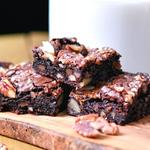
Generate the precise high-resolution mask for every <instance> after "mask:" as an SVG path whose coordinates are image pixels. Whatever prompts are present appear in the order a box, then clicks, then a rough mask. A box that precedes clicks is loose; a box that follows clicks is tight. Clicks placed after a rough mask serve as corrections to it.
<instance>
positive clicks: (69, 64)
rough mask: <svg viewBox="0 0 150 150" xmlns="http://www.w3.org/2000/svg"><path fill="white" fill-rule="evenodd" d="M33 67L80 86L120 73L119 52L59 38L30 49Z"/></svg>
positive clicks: (61, 80) (50, 75) (37, 70)
mask: <svg viewBox="0 0 150 150" xmlns="http://www.w3.org/2000/svg"><path fill="white" fill-rule="evenodd" d="M33 57H34V62H33V68H34V69H35V70H36V72H37V73H39V74H41V75H44V76H48V77H52V78H54V79H56V80H58V81H60V82H63V83H66V84H68V85H70V86H72V87H75V88H76V89H77V88H81V87H84V86H85V85H87V84H89V83H90V84H95V83H96V82H97V81H100V80H107V79H108V78H110V77H111V76H114V75H116V74H118V73H120V72H121V65H120V61H119V58H120V57H121V56H120V54H119V53H118V52H117V51H115V50H114V49H112V48H109V47H104V48H102V49H98V48H87V47H85V46H84V45H82V44H80V43H78V42H77V39H76V38H60V39H59V38H58V39H52V40H51V41H45V42H43V46H39V47H35V48H34V49H33Z"/></svg>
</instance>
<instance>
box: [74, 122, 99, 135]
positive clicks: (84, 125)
mask: <svg viewBox="0 0 150 150" xmlns="http://www.w3.org/2000/svg"><path fill="white" fill-rule="evenodd" d="M73 128H74V130H75V131H76V132H77V133H79V134H80V135H82V136H85V137H89V138H96V137H98V136H99V135H100V133H99V131H98V130H97V129H95V128H94V127H92V126H91V122H90V121H85V120H84V121H79V122H78V123H76V124H75V125H74V126H73Z"/></svg>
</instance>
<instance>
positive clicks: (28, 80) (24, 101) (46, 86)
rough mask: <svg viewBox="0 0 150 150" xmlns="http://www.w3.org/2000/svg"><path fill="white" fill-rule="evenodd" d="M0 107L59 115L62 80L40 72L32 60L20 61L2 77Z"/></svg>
mask: <svg viewBox="0 0 150 150" xmlns="http://www.w3.org/2000/svg"><path fill="white" fill-rule="evenodd" d="M0 86H1V89H0V111H11V112H15V113H18V114H24V113H32V114H41V115H56V114H57V113H58V112H60V111H61V110H62V105H63V89H62V87H61V85H60V83H59V82H57V81H56V80H54V79H51V78H47V77H45V76H41V75H39V74H37V73H36V72H35V71H34V70H33V69H32V64H31V63H21V64H17V65H15V66H14V67H12V68H11V69H8V70H7V72H6V74H5V76H1V77H0Z"/></svg>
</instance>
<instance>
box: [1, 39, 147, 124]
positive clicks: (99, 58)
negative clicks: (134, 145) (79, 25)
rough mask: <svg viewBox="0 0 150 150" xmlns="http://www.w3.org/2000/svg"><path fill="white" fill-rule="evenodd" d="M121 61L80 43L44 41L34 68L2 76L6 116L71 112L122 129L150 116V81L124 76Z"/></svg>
mask: <svg viewBox="0 0 150 150" xmlns="http://www.w3.org/2000/svg"><path fill="white" fill-rule="evenodd" d="M120 57H121V55H120V54H119V53H118V52H117V51H116V50H114V49H112V48H109V47H103V48H101V49H98V48H89V47H86V46H85V45H83V44H80V43H79V42H78V41H77V39H76V38H57V39H52V40H51V41H43V45H41V46H39V47H35V48H34V49H33V58H34V60H33V63H21V64H17V65H15V66H13V67H11V68H9V69H7V70H5V71H4V72H3V71H2V70H0V111H11V112H16V113H21V114H22V113H32V114H42V115H57V114H58V113H59V112H61V111H62V110H64V108H65V107H67V113H68V114H69V115H73V116H79V115H85V114H90V113H96V114H99V115H100V116H102V117H104V118H106V119H107V120H108V121H110V122H115V123H117V124H126V123H129V122H131V121H135V120H137V119H140V118H142V117H143V116H146V115H148V114H150V76H149V75H148V74H145V73H128V72H123V71H122V69H121V64H120ZM9 65H10V64H5V65H4V64H3V66H2V63H0V66H2V68H3V67H5V66H6V68H8V67H7V66H9ZM66 99H67V101H66ZM66 103H67V105H66Z"/></svg>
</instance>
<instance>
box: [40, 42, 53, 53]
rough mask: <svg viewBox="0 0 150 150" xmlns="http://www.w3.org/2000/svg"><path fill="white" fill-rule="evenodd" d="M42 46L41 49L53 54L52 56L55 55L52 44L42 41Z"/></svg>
mask: <svg viewBox="0 0 150 150" xmlns="http://www.w3.org/2000/svg"><path fill="white" fill-rule="evenodd" d="M42 44H43V46H40V48H41V49H42V50H43V51H44V52H47V53H51V54H53V55H54V53H55V51H54V48H53V46H52V45H51V43H50V42H48V41H42Z"/></svg>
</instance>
